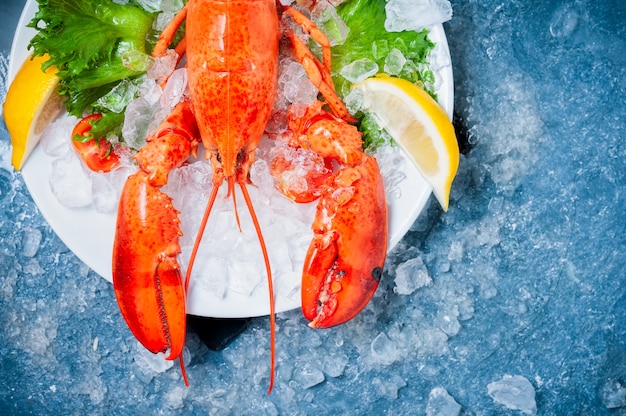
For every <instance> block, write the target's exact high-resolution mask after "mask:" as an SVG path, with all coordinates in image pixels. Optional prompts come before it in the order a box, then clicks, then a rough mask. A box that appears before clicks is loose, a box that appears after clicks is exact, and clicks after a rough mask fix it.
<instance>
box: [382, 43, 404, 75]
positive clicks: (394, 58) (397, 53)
mask: <svg viewBox="0 0 626 416" xmlns="http://www.w3.org/2000/svg"><path fill="white" fill-rule="evenodd" d="M406 61H407V59H406V57H405V56H404V54H403V53H402V51H401V50H400V49H397V48H393V49H391V50H390V51H389V53H388V54H387V56H386V57H385V66H384V71H385V73H387V74H389V75H398V74H400V72H402V68H404V64H405V63H406Z"/></svg>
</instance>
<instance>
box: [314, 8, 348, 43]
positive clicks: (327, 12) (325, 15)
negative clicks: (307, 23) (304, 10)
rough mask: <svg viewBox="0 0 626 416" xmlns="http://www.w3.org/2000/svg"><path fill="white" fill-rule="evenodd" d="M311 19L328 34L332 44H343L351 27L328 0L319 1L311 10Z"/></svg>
mask: <svg viewBox="0 0 626 416" xmlns="http://www.w3.org/2000/svg"><path fill="white" fill-rule="evenodd" d="M311 20H312V21H313V22H314V23H315V24H316V25H317V27H318V28H320V29H321V30H322V32H324V34H326V36H327V37H328V40H329V42H330V46H337V45H343V44H344V43H345V41H346V39H347V38H348V34H349V33H350V28H349V27H348V25H346V23H345V22H344V21H343V20H342V19H341V17H339V15H338V14H337V10H336V9H335V7H334V6H333V5H332V4H330V3H329V2H327V1H326V0H321V1H319V2H318V3H317V4H316V5H315V7H313V10H311Z"/></svg>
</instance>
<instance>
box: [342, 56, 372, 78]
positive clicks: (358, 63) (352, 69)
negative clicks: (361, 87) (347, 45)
mask: <svg viewBox="0 0 626 416" xmlns="http://www.w3.org/2000/svg"><path fill="white" fill-rule="evenodd" d="M339 73H340V74H341V76H342V77H344V78H345V79H347V80H348V81H350V82H353V83H356V82H359V81H363V80H364V79H367V78H369V77H372V76H374V75H376V74H377V73H378V64H377V63H376V62H374V61H372V60H371V59H369V58H361V59H357V60H355V61H352V62H350V63H349V64H348V65H346V66H344V67H343V68H341V70H340V71H339Z"/></svg>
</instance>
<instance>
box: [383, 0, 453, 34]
mask: <svg viewBox="0 0 626 416" xmlns="http://www.w3.org/2000/svg"><path fill="white" fill-rule="evenodd" d="M385 11H386V12H387V19H386V20H385V29H386V30H387V31H388V32H402V31H404V30H415V31H420V30H422V29H423V28H425V27H430V26H433V25H436V24H439V23H443V22H447V21H448V20H450V19H451V18H452V6H451V5H450V2H449V1H448V0H389V1H388V2H387V4H386V5H385Z"/></svg>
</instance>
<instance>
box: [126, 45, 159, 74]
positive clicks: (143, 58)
mask: <svg viewBox="0 0 626 416" xmlns="http://www.w3.org/2000/svg"><path fill="white" fill-rule="evenodd" d="M153 62H154V59H153V58H152V57H151V56H150V55H147V54H145V53H143V52H140V51H138V50H132V51H127V52H124V53H123V54H122V64H123V65H124V66H125V67H126V68H128V69H130V70H132V71H137V72H145V71H147V70H148V69H149V68H150V67H151V66H152V65H153Z"/></svg>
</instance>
